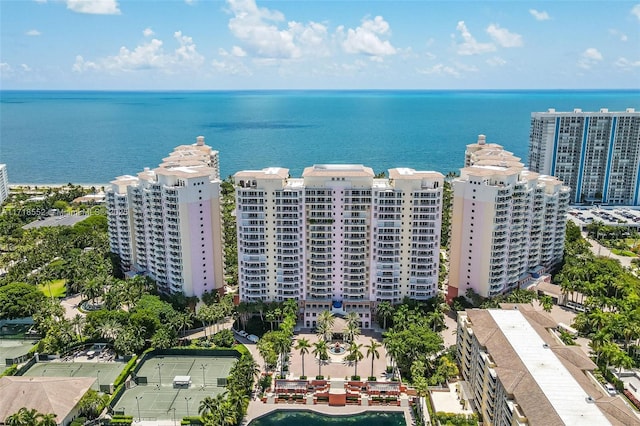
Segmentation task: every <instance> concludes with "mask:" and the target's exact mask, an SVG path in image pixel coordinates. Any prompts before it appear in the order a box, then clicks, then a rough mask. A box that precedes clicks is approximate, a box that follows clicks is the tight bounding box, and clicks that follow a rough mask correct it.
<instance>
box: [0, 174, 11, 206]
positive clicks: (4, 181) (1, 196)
mask: <svg viewBox="0 0 640 426" xmlns="http://www.w3.org/2000/svg"><path fill="white" fill-rule="evenodd" d="M7 198H9V175H7V165H6V164H0V204H2V203H4V200H6V199H7Z"/></svg>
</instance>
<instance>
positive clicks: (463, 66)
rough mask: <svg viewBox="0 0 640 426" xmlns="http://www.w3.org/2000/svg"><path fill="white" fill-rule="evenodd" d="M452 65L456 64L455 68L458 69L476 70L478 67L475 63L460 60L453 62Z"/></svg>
mask: <svg viewBox="0 0 640 426" xmlns="http://www.w3.org/2000/svg"><path fill="white" fill-rule="evenodd" d="M454 65H455V66H456V69H457V70H459V71H465V72H478V67H476V66H475V65H467V64H463V63H462V62H455V63H454Z"/></svg>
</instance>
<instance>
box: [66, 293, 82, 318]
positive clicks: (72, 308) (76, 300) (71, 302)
mask: <svg viewBox="0 0 640 426" xmlns="http://www.w3.org/2000/svg"><path fill="white" fill-rule="evenodd" d="M80 302H82V295H80V294H76V295H74V296H69V297H65V298H64V299H62V300H61V301H60V304H61V305H62V307H63V308H64V317H65V318H66V319H73V318H74V317H75V316H76V315H82V316H84V313H82V312H80V310H78V305H79V304H80Z"/></svg>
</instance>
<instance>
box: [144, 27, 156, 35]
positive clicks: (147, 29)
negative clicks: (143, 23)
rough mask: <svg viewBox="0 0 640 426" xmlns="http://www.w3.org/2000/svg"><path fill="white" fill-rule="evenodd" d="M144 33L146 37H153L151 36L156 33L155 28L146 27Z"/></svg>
mask: <svg viewBox="0 0 640 426" xmlns="http://www.w3.org/2000/svg"><path fill="white" fill-rule="evenodd" d="M142 34H143V35H144V36H145V37H151V36H152V35H154V34H155V33H154V32H153V30H152V29H151V28H145V29H144V30H143V31H142Z"/></svg>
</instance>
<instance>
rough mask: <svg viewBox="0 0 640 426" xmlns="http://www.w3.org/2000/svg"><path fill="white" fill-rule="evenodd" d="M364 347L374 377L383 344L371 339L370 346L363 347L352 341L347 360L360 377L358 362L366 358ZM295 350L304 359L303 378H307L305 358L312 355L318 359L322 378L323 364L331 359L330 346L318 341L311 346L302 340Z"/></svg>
mask: <svg viewBox="0 0 640 426" xmlns="http://www.w3.org/2000/svg"><path fill="white" fill-rule="evenodd" d="M363 347H364V348H365V349H366V350H367V352H366V357H367V358H371V377H373V375H374V371H373V369H374V361H375V360H376V359H380V352H379V351H378V349H379V348H380V347H382V344H380V343H378V342H377V341H376V340H375V339H370V342H369V344H368V345H363V344H362V343H358V342H356V341H352V342H351V343H350V345H349V347H348V349H347V352H348V353H349V354H348V355H347V358H346V359H347V360H349V361H352V362H353V364H354V371H353V375H354V376H357V375H358V362H360V361H362V359H363V358H364V357H365V355H363V353H362V349H363ZM294 348H295V349H296V350H297V351H298V352H299V353H300V356H301V358H302V377H306V375H305V372H304V357H305V355H308V354H309V351H310V350H311V349H312V350H311V353H312V354H313V356H314V357H315V358H317V359H318V377H320V376H322V364H323V363H324V362H326V361H327V360H328V359H329V344H328V343H327V342H326V341H325V340H322V339H321V340H318V341H317V342H315V343H313V344H311V343H310V342H309V340H308V339H306V338H301V339H298V340H297V341H296V344H295V346H294Z"/></svg>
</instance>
